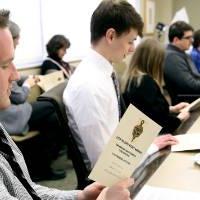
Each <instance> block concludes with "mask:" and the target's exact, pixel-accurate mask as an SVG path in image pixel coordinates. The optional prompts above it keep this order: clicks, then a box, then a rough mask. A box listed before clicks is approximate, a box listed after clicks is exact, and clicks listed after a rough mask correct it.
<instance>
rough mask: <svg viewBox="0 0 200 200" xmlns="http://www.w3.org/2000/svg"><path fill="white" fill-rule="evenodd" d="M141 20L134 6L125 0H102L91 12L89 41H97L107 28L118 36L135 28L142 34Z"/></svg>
mask: <svg viewBox="0 0 200 200" xmlns="http://www.w3.org/2000/svg"><path fill="white" fill-rule="evenodd" d="M143 25H144V24H143V21H142V18H141V16H140V15H139V14H138V13H137V12H136V10H135V8H134V7H133V6H132V5H131V4H130V3H128V2H127V1H125V0H103V1H102V2H101V3H100V4H99V6H98V7H97V8H96V10H95V11H94V13H93V14H92V18H91V23H90V32H91V42H92V43H93V42H97V41H98V40H99V39H100V38H102V37H103V36H104V35H105V34H106V31H107V30H108V29H109V28H113V29H115V31H116V33H117V34H118V36H120V35H121V34H122V33H124V32H129V31H130V30H131V28H133V29H136V30H137V31H138V34H139V35H140V36H142V30H143Z"/></svg>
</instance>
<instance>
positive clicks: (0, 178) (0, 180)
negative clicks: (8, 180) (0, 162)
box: [0, 173, 17, 200]
mask: <svg viewBox="0 0 200 200" xmlns="http://www.w3.org/2000/svg"><path fill="white" fill-rule="evenodd" d="M4 176H5V174H2V173H0V191H1V199H9V200H17V198H15V197H13V196H12V195H11V194H10V193H9V192H8V189H7V186H6V185H5V181H4Z"/></svg>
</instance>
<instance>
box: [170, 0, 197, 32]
mask: <svg viewBox="0 0 200 200" xmlns="http://www.w3.org/2000/svg"><path fill="white" fill-rule="evenodd" d="M173 2H174V10H173V13H175V12H176V11H177V10H179V9H181V8H182V7H183V6H185V8H186V10H187V13H188V16H189V20H190V24H191V25H192V26H193V27H194V29H200V23H199V19H200V12H199V8H200V1H199V0H174V1H173Z"/></svg>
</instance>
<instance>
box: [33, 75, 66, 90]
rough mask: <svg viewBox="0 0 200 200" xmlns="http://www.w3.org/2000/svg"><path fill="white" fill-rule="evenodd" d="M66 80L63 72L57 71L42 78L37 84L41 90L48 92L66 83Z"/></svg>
mask: <svg viewBox="0 0 200 200" xmlns="http://www.w3.org/2000/svg"><path fill="white" fill-rule="evenodd" d="M64 80H65V78H64V75H63V72H62V71H56V72H53V73H50V74H47V75H44V76H40V81H39V82H38V83H37V85H38V86H40V88H41V89H42V90H43V91H44V92H46V91H48V90H50V89H52V88H53V87H55V86H57V85H58V84H60V83H62V82H64Z"/></svg>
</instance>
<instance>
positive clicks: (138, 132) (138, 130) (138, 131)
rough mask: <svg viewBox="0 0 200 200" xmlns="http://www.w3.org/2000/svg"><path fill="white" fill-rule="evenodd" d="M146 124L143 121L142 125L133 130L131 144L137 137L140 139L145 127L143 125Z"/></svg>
mask: <svg viewBox="0 0 200 200" xmlns="http://www.w3.org/2000/svg"><path fill="white" fill-rule="evenodd" d="M143 124H144V120H141V122H140V124H139V125H136V126H135V127H134V129H133V132H132V136H133V137H132V140H131V142H133V140H134V139H135V138H136V137H139V136H140V135H141V134H142V132H143V127H142V125H143Z"/></svg>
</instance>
